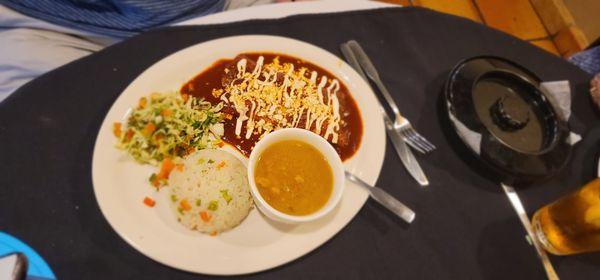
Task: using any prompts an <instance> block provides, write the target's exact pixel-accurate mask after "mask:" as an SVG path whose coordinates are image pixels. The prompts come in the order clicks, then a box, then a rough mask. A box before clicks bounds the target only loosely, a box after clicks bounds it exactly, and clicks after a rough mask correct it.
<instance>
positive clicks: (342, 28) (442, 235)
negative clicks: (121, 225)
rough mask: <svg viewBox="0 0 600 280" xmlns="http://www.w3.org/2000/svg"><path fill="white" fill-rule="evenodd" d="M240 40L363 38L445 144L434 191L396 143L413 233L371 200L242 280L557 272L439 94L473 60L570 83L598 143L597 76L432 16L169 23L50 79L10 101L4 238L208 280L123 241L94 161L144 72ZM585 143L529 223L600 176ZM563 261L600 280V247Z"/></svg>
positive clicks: (526, 193) (389, 184) (82, 262)
mask: <svg viewBox="0 0 600 280" xmlns="http://www.w3.org/2000/svg"><path fill="white" fill-rule="evenodd" d="M240 34H271V35H280V36H287V37H291V38H296V39H300V40H303V41H306V42H309V43H312V44H315V45H317V46H320V47H322V48H324V49H327V50H329V51H330V52H332V53H333V54H336V55H341V54H340V52H339V48H338V47H339V44H340V43H341V42H344V41H346V40H350V39H356V40H358V41H359V42H361V43H362V44H363V45H364V48H365V49H366V51H367V53H369V54H370V55H371V56H372V60H373V61H374V63H375V65H377V67H378V68H379V70H380V72H381V78H382V79H383V81H384V83H385V84H386V85H387V86H388V87H389V89H390V90H391V92H392V93H393V94H394V97H395V98H396V100H397V102H398V104H399V106H400V108H401V110H402V112H403V114H404V115H405V116H407V117H408V118H409V119H410V120H411V121H412V123H413V125H415V126H416V127H417V128H418V130H419V131H420V132H421V133H422V134H424V135H425V136H426V137H427V138H429V139H430V140H432V142H433V143H435V144H436V145H437V146H438V150H437V151H436V152H434V153H432V154H430V155H427V156H418V158H419V161H420V163H421V165H422V167H423V169H424V170H425V172H426V173H427V175H428V176H429V179H430V181H431V185H430V186H429V187H427V188H420V187H419V186H418V185H417V184H416V182H414V181H413V180H412V179H411V177H410V176H409V175H408V174H407V173H406V171H405V170H404V169H403V167H402V165H401V163H400V161H399V159H398V158H397V156H396V155H395V153H394V150H393V148H392V147H391V146H390V145H389V144H388V146H387V152H386V155H385V162H384V167H383V170H382V172H381V175H380V178H379V181H378V184H379V185H380V186H382V187H383V188H385V189H387V190H388V191H389V192H390V193H391V194H392V195H394V196H395V197H397V198H399V199H400V200H402V201H404V202H405V203H406V204H407V205H409V206H410V207H412V208H413V209H414V210H415V211H416V213H417V218H416V220H415V221H414V223H413V224H411V225H410V226H408V225H406V224H404V223H403V222H402V221H400V220H399V219H397V218H396V217H394V216H392V215H390V214H389V213H387V212H386V210H384V209H383V208H382V207H380V206H379V205H377V204H376V203H374V202H373V201H369V202H367V203H366V205H365V206H364V207H363V209H362V210H361V211H360V212H359V214H358V215H357V216H356V217H355V218H354V219H353V220H352V221H351V222H350V223H349V224H348V225H347V226H346V227H345V228H344V229H343V230H342V231H341V232H340V233H338V234H337V235H336V236H335V237H333V238H332V239H331V240H330V241H329V242H327V243H325V244H324V245H323V246H321V247H320V248H318V249H317V250H315V251H313V252H311V253H309V254H308V255H306V256H304V257H301V258H299V259H298V260H295V261H293V262H291V263H289V264H286V265H284V266H281V267H278V268H275V269H272V270H269V271H266V272H262V273H257V274H253V275H246V276H244V277H247V278H256V279H307V278H310V279H331V278H339V279H365V278H373V279H544V278H545V274H544V272H543V270H542V266H541V265H540V262H539V260H538V259H537V257H536V254H535V251H534V249H533V247H532V246H530V245H529V244H528V242H527V241H526V239H525V232H524V230H523V228H522V226H521V224H520V223H519V221H518V219H517V217H516V215H515V213H514V211H513V209H512V208H511V205H510V204H509V202H508V200H507V199H506V197H505V196H504V194H503V193H501V192H500V188H499V186H498V184H497V182H494V180H492V179H489V178H488V177H485V176H483V175H482V174H480V173H479V172H476V171H474V169H472V168H471V167H472V163H470V161H469V159H468V158H466V157H464V156H459V155H461V154H462V153H461V150H460V148H458V147H457V146H456V145H454V144H453V142H452V141H451V140H450V139H451V138H450V137H449V134H448V127H447V126H446V125H444V124H443V122H440V116H441V113H440V111H439V108H438V107H439V105H440V100H441V88H442V86H443V83H444V80H445V78H446V75H447V74H448V72H449V71H450V69H451V68H452V66H453V65H455V64H456V63H457V62H458V61H460V60H462V59H465V58H467V57H472V56H477V55H496V56H502V57H506V58H508V59H511V60H514V61H517V62H519V63H520V64H522V65H524V66H525V67H527V68H529V69H530V70H532V71H533V72H535V73H536V74H538V75H539V76H540V77H541V78H542V79H543V80H547V81H550V80H565V79H566V80H569V81H570V82H571V86H572V89H573V96H574V98H573V106H572V109H573V115H572V117H571V120H570V125H571V128H572V129H573V130H574V131H575V132H577V133H579V134H582V135H585V134H586V133H587V132H588V131H590V130H591V129H592V126H593V125H594V123H598V115H597V113H596V112H595V111H594V108H593V106H592V105H591V102H590V101H589V99H588V97H587V94H586V91H587V89H588V81H589V79H590V76H589V75H587V74H585V73H584V72H582V71H580V70H579V69H578V68H576V67H575V66H572V65H570V64H569V63H567V62H566V61H564V60H563V59H561V58H559V57H556V56H553V55H551V54H549V53H546V52H544V51H542V50H540V49H538V48H536V47H534V46H532V45H530V44H528V43H526V42H523V41H521V40H519V39H517V38H514V37H511V36H509V35H506V34H504V33H501V32H499V31H495V30H492V29H489V28H487V27H485V26H483V25H480V24H477V23H474V22H471V21H468V20H465V19H461V18H457V17H453V16H449V15H444V14H439V13H436V12H433V11H430V10H425V9H418V8H391V9H381V10H371V11H360V12H349V13H340V14H320V15H302V16H294V17H290V18H285V19H278V20H253V21H245V22H240V23H232V24H225V25H212V26H188V27H174V28H165V29H159V30H155V31H151V32H147V33H145V34H142V35H139V36H136V37H134V38H131V39H129V40H126V41H125V42H123V43H119V44H116V45H114V46H111V47H109V48H106V49H105V50H103V51H100V52H98V53H96V54H94V55H91V56H88V57H85V58H83V59H80V60H77V61H75V62H73V63H70V64H68V65H65V66H63V67H60V68H59V69H56V70H54V71H51V72H49V73H47V74H45V75H43V76H41V77H39V78H38V79H36V80H34V81H32V82H30V83H28V84H27V85H25V86H23V87H22V88H20V89H19V90H18V91H17V92H16V93H14V94H13V95H12V96H11V97H9V98H8V99H7V100H5V101H4V102H3V103H1V104H0V230H2V231H6V232H8V233H9V234H12V235H15V236H17V237H19V238H20V239H22V240H23V241H25V242H27V243H28V244H30V245H31V246H32V247H33V248H35V249H36V250H37V251H38V252H39V253H40V254H41V255H42V256H43V257H44V258H45V259H46V260H47V261H48V262H49V264H50V266H51V267H52V268H53V270H54V272H55V273H56V274H57V276H58V277H59V278H60V279H123V278H127V279H192V278H198V277H200V278H210V277H211V276H207V275H197V274H191V273H187V272H182V271H179V270H176V269H173V268H169V267H167V266H164V265H161V264H159V263H156V262H154V261H152V260H151V259H149V258H147V257H145V256H144V255H142V254H140V253H139V252H137V251H136V250H135V249H133V248H132V247H131V246H129V245H128V244H127V243H126V242H125V241H124V240H122V239H121V238H120V237H118V236H117V234H116V233H115V232H114V231H113V229H112V228H111V227H110V226H109V225H108V223H107V222H106V220H105V218H104V217H103V216H102V214H101V212H100V210H99V208H98V204H97V202H96V200H95V197H94V193H93V188H92V180H91V158H92V151H93V147H94V141H95V138H96V134H97V132H98V129H99V127H100V124H101V122H102V120H103V118H104V115H105V114H106V113H107V111H108V109H109V108H110V106H111V104H112V103H113V102H114V100H115V99H116V98H117V96H118V95H119V94H120V93H121V92H122V91H123V89H124V88H125V87H126V86H127V85H128V84H129V83H130V82H131V81H132V80H133V79H135V77H137V76H138V75H139V74H140V73H141V72H142V71H144V69H146V68H147V67H149V66H151V65H152V64H153V63H155V62H157V61H158V60H160V59H161V58H164V57H165V56H167V55H169V54H171V53H173V52H176V51H178V50H181V49H183V48H185V47H187V46H190V45H193V44H197V43H200V42H203V41H207V40H211V39H215V38H219V37H225V36H232V35H240ZM317 63H318V62H317ZM198 70H199V71H200V70H201V69H198ZM365 137H368V136H365ZM582 150H583V149H582V148H581V147H580V145H578V146H577V148H576V149H575V153H574V155H573V156H572V157H571V160H570V163H569V165H568V167H567V168H565V170H564V171H563V172H562V173H560V174H559V175H558V176H556V177H555V178H553V179H552V180H549V181H547V182H543V183H539V184H536V185H535V186H533V187H530V188H527V189H523V190H520V191H519V193H520V195H521V197H522V199H523V202H524V204H525V207H526V208H527V211H528V213H529V214H530V215H531V214H532V213H533V212H534V211H535V209H537V208H539V207H541V206H542V205H544V204H546V203H549V202H551V201H553V200H554V199H556V198H557V197H559V196H560V195H562V194H564V193H565V192H567V191H569V190H572V189H575V188H577V187H579V186H581V185H582V184H583V183H584V182H586V181H589V180H591V178H592V177H593V174H592V169H593V168H592V166H588V165H589V164H587V165H586V164H585V163H586V162H588V161H587V159H586V158H589V155H590V154H591V153H590V152H589V151H582ZM165 242H168V240H165ZM552 262H553V263H554V265H555V267H556V269H557V271H558V274H559V276H561V277H562V279H600V254H587V255H579V256H572V257H552Z"/></svg>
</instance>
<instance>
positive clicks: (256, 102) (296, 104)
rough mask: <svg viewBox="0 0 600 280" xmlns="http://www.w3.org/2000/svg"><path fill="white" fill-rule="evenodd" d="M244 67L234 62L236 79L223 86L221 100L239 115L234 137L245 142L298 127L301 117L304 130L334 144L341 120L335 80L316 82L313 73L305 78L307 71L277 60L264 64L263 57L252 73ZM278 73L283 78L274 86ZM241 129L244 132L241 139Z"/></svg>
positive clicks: (242, 63) (244, 65) (322, 77)
mask: <svg viewBox="0 0 600 280" xmlns="http://www.w3.org/2000/svg"><path fill="white" fill-rule="evenodd" d="M247 63H248V62H247V60H246V59H244V58H243V59H240V60H239V61H238V62H237V64H236V68H237V73H236V75H235V79H233V80H232V81H231V82H230V83H229V84H228V85H226V86H225V89H224V91H223V93H222V95H221V96H220V99H221V100H223V101H224V102H226V103H231V104H233V106H234V108H235V110H236V111H237V112H238V114H239V116H238V117H237V119H236V125H235V135H236V136H237V137H244V138H246V139H248V138H250V137H252V135H253V134H258V135H263V134H266V133H268V132H270V131H273V130H276V129H279V128H285V127H298V126H299V125H300V121H301V120H302V118H303V117H304V118H305V125H304V128H305V129H309V130H312V131H313V132H315V133H317V134H321V135H322V136H323V137H324V138H325V139H327V140H329V141H331V142H332V143H337V141H338V132H339V129H340V120H341V117H340V112H339V109H340V108H339V107H340V106H339V100H338V97H337V93H338V91H339V89H340V83H339V81H338V80H337V79H330V78H328V77H327V76H325V75H322V76H321V77H320V79H319V77H318V73H317V72H316V71H311V73H310V78H307V76H306V72H307V69H306V68H304V67H302V68H300V69H295V67H294V64H291V63H284V64H280V63H279V59H278V58H275V59H274V60H273V62H271V63H269V64H264V57H263V56H260V57H259V58H258V59H257V61H256V66H255V67H254V69H252V71H251V72H249V71H248V70H249V69H247ZM278 73H280V75H281V74H283V77H282V82H281V83H277V74H278ZM317 81H318V84H317ZM244 127H245V130H246V131H245V133H244V134H243V135H242V130H243V128H244ZM323 127H325V131H324V132H323V131H322V130H323Z"/></svg>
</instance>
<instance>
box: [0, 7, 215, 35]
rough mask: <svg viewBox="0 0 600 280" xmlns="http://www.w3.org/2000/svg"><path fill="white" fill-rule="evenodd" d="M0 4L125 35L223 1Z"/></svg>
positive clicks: (205, 10)
mask: <svg viewBox="0 0 600 280" xmlns="http://www.w3.org/2000/svg"><path fill="white" fill-rule="evenodd" d="M0 4H3V5H5V6H6V7H8V8H10V9H13V10H15V11H17V12H20V13H22V14H25V15H28V16H31V17H34V18H37V19H41V20H44V21H48V22H51V23H54V24H58V25H62V26H66V27H70V28H74V29H79V30H85V31H89V32H94V33H98V34H103V35H108V36H114V37H127V36H131V35H134V34H136V33H138V32H141V31H144V30H148V29H150V28H153V27H158V26H163V25H167V24H170V23H173V22H177V21H181V20H185V19H188V18H191V17H197V16H203V15H207V14H211V13H215V12H218V11H221V10H223V7H224V5H225V0H0Z"/></svg>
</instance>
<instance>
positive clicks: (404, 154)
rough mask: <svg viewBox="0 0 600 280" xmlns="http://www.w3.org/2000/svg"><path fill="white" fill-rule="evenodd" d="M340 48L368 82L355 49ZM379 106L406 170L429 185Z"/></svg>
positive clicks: (390, 120) (352, 65)
mask: <svg viewBox="0 0 600 280" xmlns="http://www.w3.org/2000/svg"><path fill="white" fill-rule="evenodd" d="M340 49H341V51H342V55H343V56H344V58H345V59H346V61H347V62H348V64H349V65H350V66H351V67H352V68H354V70H355V71H356V72H357V73H358V74H359V75H360V76H361V77H362V78H363V79H364V80H365V81H366V82H367V84H368V82H369V80H368V79H367V76H366V75H365V72H364V71H363V70H362V68H361V67H360V64H359V63H358V59H357V58H356V56H355V55H354V51H353V50H352V48H350V46H349V45H348V44H346V43H342V44H341V45H340ZM379 108H380V111H381V114H382V115H383V121H384V123H385V130H386V131H387V133H386V134H387V135H388V137H389V138H390V141H391V142H392V145H393V146H394V149H395V150H396V153H397V154H398V157H399V158H400V160H401V161H402V164H404V167H405V168H406V170H407V171H408V173H410V175H411V176H412V177H413V178H414V179H415V180H416V181H417V182H418V183H419V184H420V185H421V186H427V185H429V180H428V179H427V176H425V173H424V172H423V169H422V168H421V166H420V165H419V163H418V162H417V159H416V158H415V156H414V155H413V153H412V151H411V150H410V149H409V148H408V146H407V145H406V142H405V141H404V139H403V138H402V137H401V136H400V135H399V134H398V132H397V131H396V130H395V129H394V122H393V121H392V119H391V118H390V117H389V116H388V114H387V112H386V111H385V110H384V109H383V106H382V105H381V103H380V104H379Z"/></svg>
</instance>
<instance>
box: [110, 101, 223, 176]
mask: <svg viewBox="0 0 600 280" xmlns="http://www.w3.org/2000/svg"><path fill="white" fill-rule="evenodd" d="M222 107H223V105H222V103H219V104H217V105H215V106H213V105H211V104H210V103H209V102H206V101H204V100H202V99H198V98H194V97H193V96H189V95H185V94H181V93H179V92H170V93H164V94H162V93H153V94H151V95H150V96H149V98H146V97H142V98H141V99H140V102H139V105H138V107H137V108H135V109H133V110H132V111H131V115H130V116H129V118H128V120H127V125H126V127H125V128H124V130H123V131H121V129H120V124H118V123H117V124H118V125H117V124H115V135H116V136H117V138H118V140H119V141H118V144H117V147H118V148H120V149H123V150H126V151H127V152H128V153H129V154H130V155H131V156H132V157H133V158H134V159H135V160H136V161H138V162H140V163H149V164H152V165H158V164H159V163H160V162H161V161H162V160H163V159H164V158H167V157H169V158H174V157H182V156H185V155H187V154H189V153H191V152H193V151H195V150H201V149H206V148H214V147H215V146H216V145H218V144H219V143H221V140H220V139H221V136H223V132H224V128H223V123H222V120H223V118H222V114H221V113H220V111H221V109H222ZM122 132H123V133H122Z"/></svg>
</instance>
